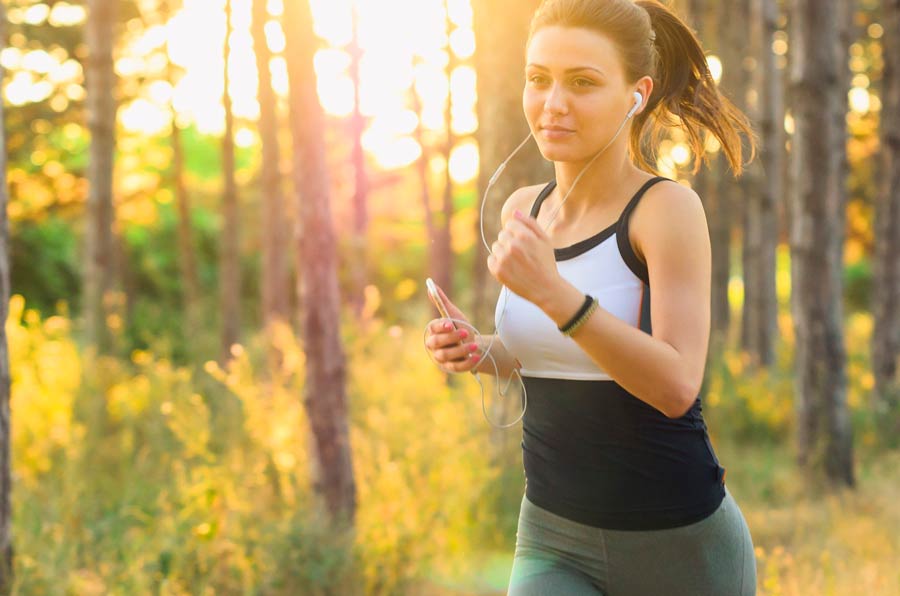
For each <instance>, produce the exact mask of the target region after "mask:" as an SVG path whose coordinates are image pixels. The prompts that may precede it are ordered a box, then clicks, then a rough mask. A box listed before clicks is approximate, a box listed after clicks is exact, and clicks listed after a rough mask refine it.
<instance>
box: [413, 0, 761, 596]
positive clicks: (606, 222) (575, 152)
mask: <svg viewBox="0 0 900 596" xmlns="http://www.w3.org/2000/svg"><path fill="white" fill-rule="evenodd" d="M635 93H639V94H640V97H638V96H637V95H635ZM523 107H524V111H525V116H526V118H527V120H528V124H529V127H530V129H531V132H532V134H533V136H534V138H535V140H536V142H537V144H538V147H539V148H540V151H541V153H542V154H543V155H544V157H546V158H547V159H549V160H551V161H553V162H554V166H555V173H556V176H555V180H553V181H551V182H550V183H549V184H546V185H537V186H530V187H526V188H521V189H519V190H517V191H516V192H514V193H513V194H512V195H511V196H510V197H509V198H508V199H507V200H506V202H505V204H504V205H503V209H502V212H501V223H502V231H501V232H500V234H499V236H498V238H497V241H496V242H495V243H494V244H493V246H492V251H491V252H492V254H491V256H490V257H489V258H488V269H489V270H490V272H491V274H492V275H493V276H494V277H495V278H496V279H497V280H498V281H499V282H501V283H502V284H503V285H504V286H505V287H506V290H505V291H508V296H507V298H508V300H507V301H505V302H503V301H502V298H503V297H502V296H501V300H500V301H498V309H497V315H496V316H497V320H501V319H502V320H503V324H502V326H500V329H499V332H498V334H497V336H496V337H494V343H493V346H492V347H491V349H490V353H491V355H493V357H494V358H495V359H496V362H497V364H498V368H499V374H500V375H501V377H502V378H506V377H507V376H508V375H509V374H511V373H512V372H513V370H514V369H518V370H519V372H520V373H521V375H522V378H523V382H524V383H525V387H526V390H527V396H528V401H527V409H526V413H525V416H524V419H523V440H522V450H523V463H524V468H525V475H526V487H525V494H524V495H523V498H522V503H521V510H520V514H519V525H518V532H517V542H516V551H515V558H514V562H513V568H512V574H511V578H510V586H509V594H512V595H517V596H522V595H536V594H551V595H555V594H603V595H606V596H638V595H650V596H652V595H657V594H660V595H662V594H665V595H667V596H673V595H690V596H699V595H710V596H713V595H714V596H729V595H738V596H743V595H745V594H755V586H756V563H755V557H754V551H753V543H752V540H751V536H750V532H749V529H748V528H747V524H746V522H745V520H744V517H743V515H742V514H741V511H740V509H739V508H738V506H737V503H736V502H735V501H734V499H733V498H732V496H731V495H730V493H729V492H728V490H727V489H726V487H725V470H724V468H723V467H721V466H720V465H719V462H718V459H717V458H716V455H715V452H714V451H713V448H712V445H711V444H710V441H709V437H708V433H707V429H706V425H705V423H704V421H703V417H702V415H701V407H700V399H699V398H698V397H697V396H698V394H699V391H700V386H701V383H702V380H703V375H704V368H705V362H706V355H707V349H708V338H709V329H710V277H711V257H710V252H711V251H710V242H709V236H708V229H707V222H706V217H705V215H704V211H703V206H702V204H701V202H700V199H699V198H698V196H697V195H696V194H695V193H694V192H693V191H692V190H690V189H688V188H686V187H684V186H682V185H679V184H677V183H676V182H674V181H671V180H668V179H666V178H663V177H659V176H655V175H654V174H653V173H652V172H653V170H654V168H653V167H652V165H651V164H652V163H653V161H652V160H653V157H654V151H655V146H654V145H655V142H656V140H657V139H658V133H659V132H660V130H661V128H662V127H663V126H665V125H678V126H681V127H682V128H683V130H684V131H685V133H686V135H687V138H688V140H689V142H690V144H691V146H692V149H693V150H694V153H695V154H696V155H697V156H698V157H697V161H695V169H696V168H698V167H699V165H700V159H701V156H703V155H704V154H705V151H704V140H703V139H704V137H703V131H704V129H705V130H706V131H708V132H709V133H711V134H712V135H713V136H715V137H716V138H717V139H718V140H719V142H720V144H721V146H722V148H723V150H724V152H725V154H726V156H727V158H728V161H729V163H730V165H731V167H732V169H733V171H734V172H735V173H736V174H740V172H741V167H742V152H741V137H740V134H741V133H743V134H745V135H746V136H747V137H749V139H750V145H751V147H752V146H753V133H752V131H751V129H750V126H749V123H748V121H747V119H746V117H745V116H744V115H743V114H742V113H741V112H739V111H738V110H737V109H736V108H735V107H734V106H733V105H732V104H731V103H730V102H728V100H726V99H725V98H724V97H722V96H721V95H720V94H719V92H718V90H717V88H716V85H715V82H714V81H713V80H712V77H711V76H710V74H709V70H708V67H707V63H706V59H705V56H704V53H703V50H702V49H701V47H700V44H699V41H698V40H697V38H696V36H695V35H694V34H693V33H692V32H691V30H690V29H689V28H688V27H687V26H686V25H685V24H684V23H683V22H682V21H681V20H680V19H679V18H678V17H677V16H676V15H675V14H673V13H672V12H671V11H670V10H669V9H668V8H666V7H665V6H663V5H662V4H660V3H659V2H656V1H655V0H641V1H638V2H633V1H632V0H545V2H544V3H543V4H542V5H541V7H540V8H539V9H538V11H537V13H536V14H535V16H534V18H533V21H532V25H531V32H530V35H529V40H528V45H527V66H526V70H525V89H524V93H523ZM635 107H636V109H635ZM631 116H633V118H631ZM623 122H624V123H626V124H627V126H625V128H624V132H627V134H622V136H621V137H618V136H617V133H618V131H622V130H623V127H622V125H623ZM648 123H649V124H650V126H649V128H650V130H649V131H647V130H645V124H648ZM648 133H649V134H648ZM648 138H649V147H647V149H643V148H644V147H645V146H647V145H648V143H647V139H648ZM642 149H643V150H646V151H648V152H649V157H648V156H647V155H645V153H644V152H643V150H642ZM579 174H582V177H580V178H579ZM576 179H577V181H578V186H577V188H576V187H574V186H573V185H574V183H575V182H576ZM529 213H530V216H529ZM651 289H652V296H651ZM441 294H442V298H443V299H444V301H445V303H447V304H448V307H449V309H450V314H451V316H452V317H454V318H458V319H461V320H465V316H464V315H463V313H462V312H460V311H459V309H458V308H456V307H455V306H454V305H453V304H452V303H451V302H450V301H449V300H448V299H447V297H446V296H445V295H443V293H441ZM651 297H652V299H651ZM501 302H503V306H504V308H501ZM504 317H505V318H504ZM475 339H476V338H473V337H472V336H471V333H470V332H468V331H467V330H466V329H465V328H464V327H463V328H461V329H459V330H456V329H454V328H452V327H451V326H450V325H449V323H448V322H447V320H446V319H437V320H434V321H432V322H430V323H429V328H428V333H427V339H426V346H427V348H428V349H429V350H430V351H431V352H432V356H433V358H434V359H435V360H436V361H437V362H438V363H439V364H440V366H441V367H442V368H443V369H444V370H446V371H450V372H466V371H473V370H474V371H478V372H484V373H491V374H493V373H494V372H495V371H494V368H493V366H490V365H485V364H484V363H483V361H482V360H481V359H480V358H479V356H478V352H479V350H483V349H484V347H485V346H486V344H487V343H488V342H489V341H490V338H478V339H479V341H478V342H475V341H473V340H475Z"/></svg>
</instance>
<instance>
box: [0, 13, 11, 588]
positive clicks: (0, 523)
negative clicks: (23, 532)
mask: <svg viewBox="0 0 900 596" xmlns="http://www.w3.org/2000/svg"><path fill="white" fill-rule="evenodd" d="M6 30H7V27H6V7H5V5H3V4H0V40H2V41H0V48H2V47H4V46H5V45H6ZM4 74H5V73H4V69H3V67H2V66H0V80H3V78H4ZM4 111H5V108H4V106H3V104H2V102H0V122H4V121H5V120H4V115H5V114H4ZM0 147H4V148H5V147H6V127H5V126H0ZM6 166H7V158H6V151H5V150H4V151H2V152H0V321H3V323H4V324H3V328H2V329H0V593H2V594H8V593H10V592H11V591H12V585H13V544H12V476H11V474H10V438H11V430H12V429H11V426H10V410H9V397H10V367H9V344H8V340H7V337H6V319H7V318H8V317H9V283H10V280H9V220H8V218H7V213H6V207H7V204H8V202H9V196H8V192H7V181H6Z"/></svg>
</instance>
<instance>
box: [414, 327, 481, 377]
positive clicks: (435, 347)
mask: <svg viewBox="0 0 900 596" xmlns="http://www.w3.org/2000/svg"><path fill="white" fill-rule="evenodd" d="M446 324H447V319H435V320H433V321H431V322H430V323H429V324H428V337H426V339H425V347H426V349H427V350H428V351H430V352H431V354H432V357H433V359H434V361H435V362H436V363H437V364H438V366H439V367H440V368H441V369H442V370H444V371H445V372H467V371H470V370H472V369H473V368H475V367H476V366H477V364H478V361H479V360H480V355H479V354H478V344H477V343H476V342H475V341H473V340H474V338H473V337H472V335H471V333H470V332H469V331H468V330H466V329H451V330H447V329H446Z"/></svg>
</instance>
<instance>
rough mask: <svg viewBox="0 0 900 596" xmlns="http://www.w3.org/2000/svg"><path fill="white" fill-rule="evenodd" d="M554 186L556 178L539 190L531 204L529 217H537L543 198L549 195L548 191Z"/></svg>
mask: <svg viewBox="0 0 900 596" xmlns="http://www.w3.org/2000/svg"><path fill="white" fill-rule="evenodd" d="M554 188H556V180H551V181H550V182H549V183H547V186H545V187H544V188H543V190H541V192H540V193H539V194H538V196H537V198H536V199H535V200H534V204H533V205H532V206H531V217H534V218H537V216H538V212H540V210H541V205H542V204H543V203H544V200H545V199H546V198H547V197H549V196H550V193H551V192H553V189H554Z"/></svg>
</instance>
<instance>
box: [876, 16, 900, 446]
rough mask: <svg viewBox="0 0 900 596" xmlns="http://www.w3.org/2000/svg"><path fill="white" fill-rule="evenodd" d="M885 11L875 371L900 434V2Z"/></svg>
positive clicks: (883, 406) (884, 406)
mask: <svg viewBox="0 0 900 596" xmlns="http://www.w3.org/2000/svg"><path fill="white" fill-rule="evenodd" d="M882 11H883V17H882V22H883V23H884V36H883V37H882V43H883V44H884V51H883V56H884V74H883V76H882V92H881V103H882V108H881V159H882V170H881V176H882V179H881V192H880V193H879V195H878V198H877V200H876V205H875V266H874V273H875V275H874V280H875V288H874V299H873V302H872V306H873V309H872V310H873V314H874V318H875V326H874V330H873V333H872V370H873V372H874V375H875V388H876V392H877V394H878V396H879V403H878V407H879V410H880V412H881V414H882V415H883V416H887V417H889V418H890V419H891V421H892V423H891V426H893V427H894V431H895V433H900V396H898V392H900V387H898V385H900V379H898V376H897V370H898V367H900V364H898V361H900V258H897V255H900V192H898V189H900V37H898V36H900V0H885V2H884V3H883V4H882ZM895 436H896V435H895Z"/></svg>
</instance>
